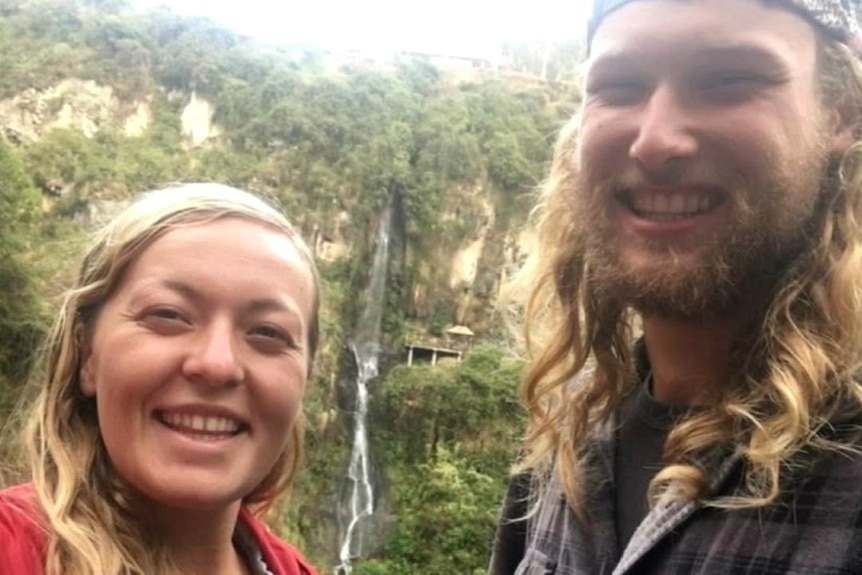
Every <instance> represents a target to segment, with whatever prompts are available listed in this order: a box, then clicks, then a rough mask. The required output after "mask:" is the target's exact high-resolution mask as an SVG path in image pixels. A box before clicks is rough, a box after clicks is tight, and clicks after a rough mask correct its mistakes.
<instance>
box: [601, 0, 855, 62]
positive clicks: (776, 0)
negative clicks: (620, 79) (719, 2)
mask: <svg viewBox="0 0 862 575" xmlns="http://www.w3.org/2000/svg"><path fill="white" fill-rule="evenodd" d="M648 1H650V0H593V17H592V19H591V20H590V24H589V31H588V34H589V36H588V41H589V42H591V41H592V37H593V34H594V33H595V31H596V28H598V26H599V24H601V22H602V19H603V18H604V17H605V16H606V15H607V14H608V13H610V12H612V11H613V10H616V9H617V8H619V7H620V6H623V5H624V4H629V3H631V2H648ZM751 1H752V2H762V3H765V4H767V5H772V6H776V7H781V6H786V7H787V8H789V9H791V10H794V11H797V12H799V13H801V14H802V15H803V16H805V17H807V18H808V19H809V20H811V21H812V22H814V23H815V24H816V25H817V26H818V27H820V28H822V29H823V30H825V31H826V32H827V33H829V34H830V35H832V36H833V37H835V38H836V39H837V40H839V41H841V42H845V43H847V44H848V45H850V46H851V47H852V48H854V49H855V50H856V52H857V53H859V54H862V0H751Z"/></svg>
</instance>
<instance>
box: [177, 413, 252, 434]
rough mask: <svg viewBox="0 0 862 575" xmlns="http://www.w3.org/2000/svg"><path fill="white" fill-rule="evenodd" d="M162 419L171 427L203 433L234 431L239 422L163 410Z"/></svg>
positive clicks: (225, 418) (236, 429)
mask: <svg viewBox="0 0 862 575" xmlns="http://www.w3.org/2000/svg"><path fill="white" fill-rule="evenodd" d="M162 420H163V421H164V422H165V423H167V424H168V425H170V426H171V427H176V428H182V429H187V430H190V431H200V432H205V433H236V432H237V431H239V428H240V423H239V422H238V421H236V420H235V419H231V418H229V417H220V416H206V415H191V414H188V413H167V412H163V413H162Z"/></svg>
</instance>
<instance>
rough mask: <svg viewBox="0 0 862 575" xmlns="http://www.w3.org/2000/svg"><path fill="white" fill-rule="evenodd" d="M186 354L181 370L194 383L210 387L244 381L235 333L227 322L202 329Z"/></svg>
mask: <svg viewBox="0 0 862 575" xmlns="http://www.w3.org/2000/svg"><path fill="white" fill-rule="evenodd" d="M198 335H199V337H197V338H195V341H194V344H193V347H192V348H191V349H190V350H189V352H188V354H187V356H186V359H185V364H184V366H183V370H184V371H185V375H186V376H187V377H188V378H189V379H192V380H194V381H200V382H202V383H207V384H211V385H227V384H235V383H239V382H241V381H243V379H244V378H245V370H244V368H243V365H242V362H241V358H240V353H239V349H238V348H239V345H240V342H239V341H237V335H236V330H235V329H233V326H232V325H231V324H230V322H227V321H216V322H212V323H211V324H209V325H207V326H205V327H202V328H201V331H200V333H199V334H198Z"/></svg>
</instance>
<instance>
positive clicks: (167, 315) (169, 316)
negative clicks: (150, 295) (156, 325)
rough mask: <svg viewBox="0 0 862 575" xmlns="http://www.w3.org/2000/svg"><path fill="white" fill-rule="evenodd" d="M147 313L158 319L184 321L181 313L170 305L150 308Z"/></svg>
mask: <svg viewBox="0 0 862 575" xmlns="http://www.w3.org/2000/svg"><path fill="white" fill-rule="evenodd" d="M148 315H149V316H150V317H154V318H158V319H165V320H175V321H185V318H184V317H183V314H182V313H181V312H180V311H179V310H176V309H173V308H170V307H160V308H156V309H152V310H150V311H149V312H148Z"/></svg>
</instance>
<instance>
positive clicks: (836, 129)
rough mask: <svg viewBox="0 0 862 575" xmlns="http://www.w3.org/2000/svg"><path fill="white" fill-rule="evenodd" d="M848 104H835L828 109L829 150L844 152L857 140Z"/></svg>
mask: <svg viewBox="0 0 862 575" xmlns="http://www.w3.org/2000/svg"><path fill="white" fill-rule="evenodd" d="M844 108H846V106H841V105H839V106H835V107H833V108H831V109H830V110H829V111H828V114H829V115H828V120H829V151H830V152H844V151H845V150H847V148H849V147H850V146H851V145H853V143H854V142H856V139H857V138H856V129H854V126H853V124H852V123H851V122H850V120H849V118H850V117H852V116H851V114H850V113H849V110H846V109H844Z"/></svg>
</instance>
